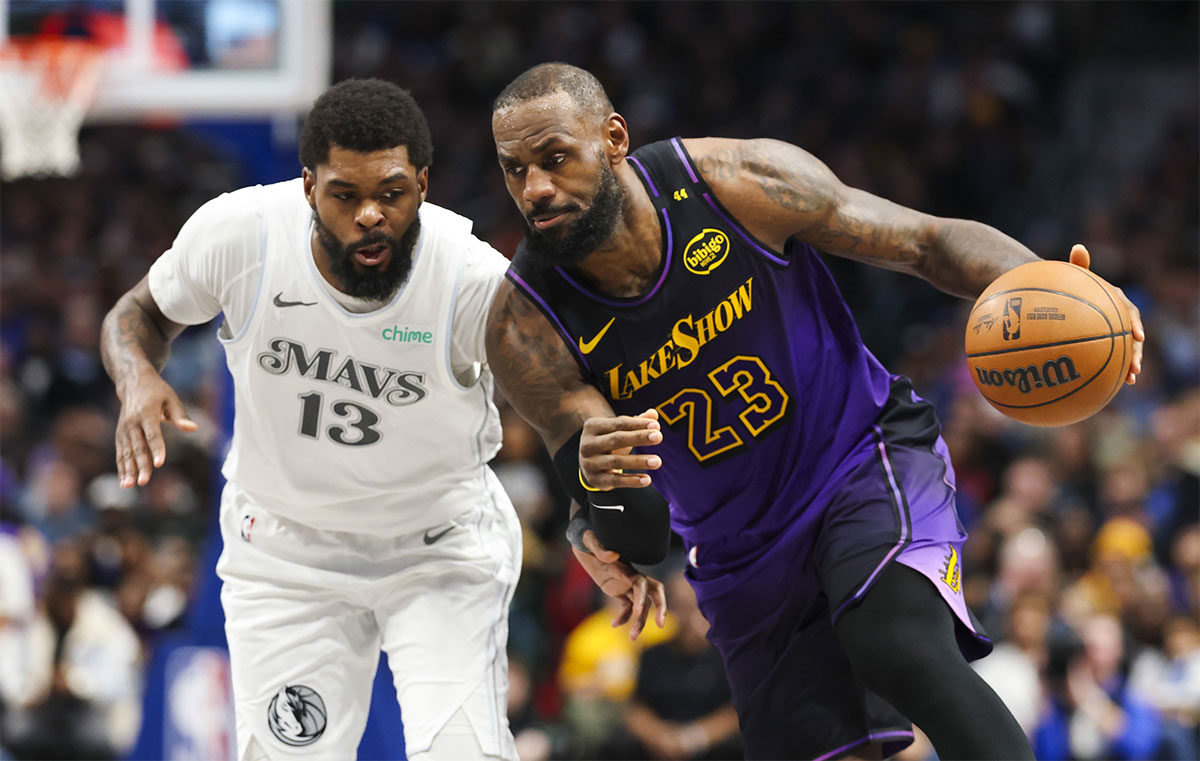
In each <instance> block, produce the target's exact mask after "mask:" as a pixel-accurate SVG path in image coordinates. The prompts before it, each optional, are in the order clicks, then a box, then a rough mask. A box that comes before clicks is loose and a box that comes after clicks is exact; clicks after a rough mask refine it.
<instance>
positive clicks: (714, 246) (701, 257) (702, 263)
mask: <svg viewBox="0 0 1200 761" xmlns="http://www.w3.org/2000/svg"><path fill="white" fill-rule="evenodd" d="M727 256H729V236H728V235H726V234H725V233H723V232H721V231H720V230H714V229H713V228H711V227H706V228H704V229H703V230H702V231H701V232H700V234H699V235H697V236H696V237H695V238H692V239H691V240H690V241H688V244H687V248H685V249H684V250H683V266H685V267H687V268H688V271H689V272H693V273H695V274H697V275H707V274H708V273H710V272H712V271H713V270H715V269H716V268H717V267H720V266H721V262H723V261H725V257H727Z"/></svg>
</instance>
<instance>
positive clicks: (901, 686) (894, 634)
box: [837, 608, 958, 698]
mask: <svg viewBox="0 0 1200 761" xmlns="http://www.w3.org/2000/svg"><path fill="white" fill-rule="evenodd" d="M940 623H942V622H940V621H933V620H929V619H928V618H927V617H924V616H922V615H920V614H919V613H917V612H911V613H906V614H902V615H899V616H892V617H888V618H880V617H878V616H873V615H871V610H870V609H869V608H863V609H861V610H855V609H851V610H848V611H847V612H846V613H845V614H844V615H843V616H842V618H841V620H840V621H839V622H838V625H837V636H838V641H839V643H840V644H841V647H842V650H843V652H845V654H846V657H847V659H848V660H849V661H850V665H851V667H852V668H853V669H854V673H855V675H856V676H857V677H858V678H859V680H860V681H861V682H862V683H863V684H865V685H866V686H867V687H868V688H870V689H871V690H872V691H873V692H875V693H877V694H879V695H882V696H884V697H885V698H891V697H893V696H895V695H896V694H897V692H898V691H903V690H905V689H910V688H912V687H913V686H914V685H921V684H923V683H924V682H925V678H924V677H925V675H926V674H928V673H929V671H930V669H931V668H932V667H933V666H934V665H935V664H937V663H938V661H939V660H941V661H944V660H945V659H946V658H947V657H953V656H957V655H958V650H957V647H956V645H955V644H954V641H953V634H951V635H950V637H949V641H948V642H945V641H944V640H946V639H947V638H946V637H943V636H940V634H941V632H940V631H939V628H940V627H939V626H938V624H940ZM947 645H948V649H947Z"/></svg>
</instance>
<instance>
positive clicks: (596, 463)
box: [579, 409, 663, 491]
mask: <svg viewBox="0 0 1200 761" xmlns="http://www.w3.org/2000/svg"><path fill="white" fill-rule="evenodd" d="M662 440H663V434H662V426H661V425H660V424H659V422H658V410H655V409H649V410H646V411H645V412H643V413H642V414H640V415H637V416H630V415H621V416H619V417H593V418H588V420H587V421H586V422H585V423H584V424H583V435H582V436H581V437H580V439H579V469H580V471H581V472H582V473H583V477H584V478H586V479H587V482H588V485H589V486H591V487H592V488H593V489H597V490H599V491H609V490H610V489H619V488H638V487H642V486H649V485H650V476H648V475H647V474H645V473H628V472H625V471H631V470H632V471H636V470H657V469H658V468H659V467H660V466H661V465H662V458H661V457H659V456H658V455H656V454H650V455H645V454H632V453H631V450H632V449H633V448H634V447H647V446H654V445H655V444H661V443H662Z"/></svg>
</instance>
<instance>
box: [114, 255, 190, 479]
mask: <svg viewBox="0 0 1200 761" xmlns="http://www.w3.org/2000/svg"><path fill="white" fill-rule="evenodd" d="M184 327H185V326H183V325H180V324H179V323H177V322H172V321H171V320H169V319H167V318H166V317H165V316H164V315H163V313H162V311H161V310H160V309H159V308H158V304H157V303H155V301H154V297H153V296H152V295H151V294H150V286H149V284H148V282H147V280H146V278H142V281H141V282H140V283H138V284H137V285H135V286H134V287H133V288H132V289H131V290H130V291H129V292H128V293H126V294H125V295H124V296H122V297H121V298H120V299H119V300H118V301H117V303H116V306H114V307H113V308H112V310H111V311H110V312H109V313H108V315H107V316H106V317H105V318H104V324H103V325H102V326H101V328H100V356H101V357H102V358H103V360H104V369H105V370H107V371H108V377H110V378H112V381H113V385H114V386H116V389H117V397H118V398H119V399H120V400H121V416H120V419H119V420H118V422H117V475H118V477H119V479H120V483H121V486H123V487H126V488H129V487H131V486H133V485H134V483H135V482H136V483H137V484H138V485H145V484H146V483H148V482H149V481H150V474H151V472H152V471H153V469H154V468H156V467H159V466H160V465H162V464H163V462H164V461H165V459H166V446H165V444H164V443H163V438H162V431H161V423H162V421H163V420H170V421H171V422H172V423H174V424H175V427H177V428H179V429H180V430H181V431H194V430H196V424H195V423H194V422H192V421H191V420H190V419H188V416H187V413H186V412H185V411H184V408H183V403H182V402H180V401H179V397H178V396H176V395H175V391H174V390H173V389H172V388H171V387H170V386H169V385H167V383H166V381H164V380H163V379H162V376H160V375H159V371H160V370H161V369H162V368H163V365H165V364H166V362H167V357H168V356H169V355H170V353H171V342H172V341H173V340H175V338H176V336H178V335H179V334H180V332H182V331H183V329H184Z"/></svg>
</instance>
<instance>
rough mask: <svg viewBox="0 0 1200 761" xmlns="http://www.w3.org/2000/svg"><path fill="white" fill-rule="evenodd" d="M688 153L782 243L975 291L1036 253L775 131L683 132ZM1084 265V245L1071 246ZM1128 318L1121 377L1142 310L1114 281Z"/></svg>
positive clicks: (1136, 354) (760, 229) (1139, 333)
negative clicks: (755, 135) (922, 206)
mask: <svg viewBox="0 0 1200 761" xmlns="http://www.w3.org/2000/svg"><path fill="white" fill-rule="evenodd" d="M684 144H685V145H686V146H687V149H688V152H689V153H690V154H691V155H692V158H693V159H694V160H695V162H696V166H697V167H698V168H699V169H700V173H701V174H703V175H704V179H705V180H706V181H707V182H708V184H709V186H710V187H712V189H713V192H714V193H716V195H717V197H718V198H720V199H721V203H723V204H724V205H725V207H726V208H727V209H729V211H731V212H732V213H733V215H734V216H735V217H736V218H737V219H738V221H740V222H741V223H742V224H743V225H745V226H746V229H747V230H749V231H750V233H751V234H753V235H754V236H755V237H756V238H758V239H759V240H761V241H762V242H764V243H766V244H767V245H769V246H771V247H773V248H774V249H775V250H777V251H782V250H783V247H784V245H785V244H786V243H787V241H788V240H789V239H791V238H796V239H798V240H802V241H804V242H805V243H809V244H811V245H812V246H813V247H815V248H818V249H820V250H822V251H828V252H829V253H831V254H837V255H839V256H844V257H847V258H849V259H855V260H857V261H861V262H867V263H868V264H874V265H876V266H879V267H885V268H887V269H892V270H897V271H899V272H907V273H909V274H911V275H917V276H918V277H922V278H924V279H925V280H928V281H929V282H930V283H932V284H933V285H935V286H937V287H938V288H940V289H941V290H943V291H945V292H946V293H950V294H953V295H955V296H961V297H963V298H968V299H974V298H975V297H976V296H978V295H979V294H980V293H981V292H982V291H983V289H984V288H986V287H987V286H988V285H990V284H991V282H992V281H993V280H995V279H996V278H998V277H1000V276H1001V275H1003V274H1004V273H1005V272H1008V271H1009V270H1010V269H1012V268H1013V267H1016V266H1019V265H1021V264H1024V263H1026V262H1031V261H1037V260H1038V257H1037V256H1036V255H1035V254H1034V253H1033V252H1032V251H1030V250H1029V249H1028V248H1026V247H1025V246H1023V245H1021V244H1020V243H1018V242H1017V241H1015V240H1013V239H1012V238H1010V237H1009V236H1007V235H1005V234H1004V233H1002V232H1000V231H999V230H997V229H996V228H994V227H990V226H988V225H985V224H983V223H981V222H972V221H970V220H966V219H948V218H945V217H935V216H932V215H930V214H923V213H921V212H919V211H914V210H912V209H908V208H905V207H903V206H900V205H899V204H895V203H892V202H891V201H888V200H886V199H883V198H880V197H879V196H874V195H871V194H870V193H867V192H866V191H863V190H858V189H856V188H851V187H848V186H846V185H843V184H842V182H841V181H840V180H838V178H837V177H836V176H835V175H834V174H833V172H831V171H830V170H829V167H827V166H825V165H824V164H823V163H821V162H820V161H819V160H818V159H817V158H816V157H814V156H813V155H812V154H810V153H808V152H807V151H804V150H802V149H800V148H797V147H796V146H794V145H789V144H788V143H783V142H780V141H778V140H727V139H721V138H703V139H698V140H685V141H684ZM1070 260H1071V262H1072V263H1073V264H1078V265H1079V266H1081V267H1085V268H1086V267H1088V266H1089V264H1090V256H1089V255H1088V252H1087V249H1086V248H1084V247H1083V246H1081V245H1078V244H1077V245H1076V246H1075V247H1073V248H1072V249H1071V253H1070ZM1112 289H1113V291H1114V293H1116V294H1117V295H1118V296H1119V297H1120V298H1121V299H1122V300H1123V301H1124V302H1125V307H1126V309H1128V310H1129V316H1130V318H1131V320H1132V323H1133V339H1134V344H1133V357H1132V359H1131V360H1130V363H1129V373H1128V375H1126V378H1125V381H1126V383H1134V382H1135V381H1136V380H1137V374H1138V373H1139V372H1141V369H1142V346H1143V343H1144V342H1145V340H1146V333H1145V330H1144V329H1143V328H1142V320H1141V315H1140V313H1139V312H1138V308H1137V307H1136V306H1134V304H1133V302H1131V301H1130V300H1129V298H1128V297H1126V296H1125V294H1124V292H1123V291H1121V289H1120V288H1116V287H1112Z"/></svg>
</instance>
